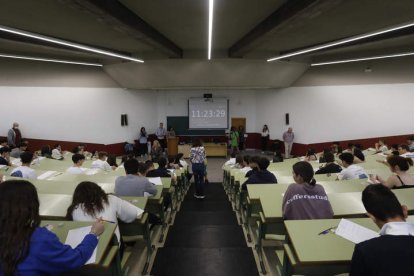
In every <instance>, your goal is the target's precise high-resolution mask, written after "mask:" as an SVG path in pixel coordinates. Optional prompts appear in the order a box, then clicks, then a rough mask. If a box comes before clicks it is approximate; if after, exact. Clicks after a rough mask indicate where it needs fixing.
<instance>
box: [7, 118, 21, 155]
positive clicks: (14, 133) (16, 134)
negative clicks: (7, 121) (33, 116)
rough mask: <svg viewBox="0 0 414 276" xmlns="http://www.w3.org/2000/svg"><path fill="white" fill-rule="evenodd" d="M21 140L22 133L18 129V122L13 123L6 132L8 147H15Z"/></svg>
mask: <svg viewBox="0 0 414 276" xmlns="http://www.w3.org/2000/svg"><path fill="white" fill-rule="evenodd" d="M21 140H22V133H21V132H20V129H19V123H13V127H12V128H11V129H9V132H8V133H7V143H8V144H9V146H10V148H12V149H13V148H16V147H18V146H19V145H20V142H21Z"/></svg>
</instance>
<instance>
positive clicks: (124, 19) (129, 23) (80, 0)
mask: <svg viewBox="0 0 414 276" xmlns="http://www.w3.org/2000/svg"><path fill="white" fill-rule="evenodd" d="M61 2H65V3H66V4H68V5H71V6H73V5H74V4H75V3H76V4H77V5H79V6H80V7H81V8H82V9H83V10H85V9H86V10H88V11H89V12H90V13H91V14H93V15H95V16H98V17H99V18H100V19H101V20H103V21H104V22H105V23H107V24H108V25H110V26H113V27H114V29H118V30H119V29H121V30H122V31H124V32H125V33H127V34H128V35H130V36H132V37H134V38H135V39H137V40H139V41H142V42H144V43H145V44H147V45H150V46H152V47H154V48H155V49H157V50H159V51H161V52H162V53H164V54H166V55H168V56H169V57H175V58H181V57H182V56H183V50H182V49H181V48H180V47H179V46H177V45H176V44H175V43H174V42H172V41H171V40H169V39H168V38H167V37H166V36H164V35H163V34H162V33H160V32H159V31H158V30H156V29H155V28H154V27H152V26H151V25H150V24H148V23H147V22H145V21H144V20H143V19H142V18H140V17H139V16H138V15H137V14H135V13H134V12H133V11H131V10H130V9H128V8H127V7H125V6H124V5H123V4H122V3H121V2H120V1H118V0H61Z"/></svg>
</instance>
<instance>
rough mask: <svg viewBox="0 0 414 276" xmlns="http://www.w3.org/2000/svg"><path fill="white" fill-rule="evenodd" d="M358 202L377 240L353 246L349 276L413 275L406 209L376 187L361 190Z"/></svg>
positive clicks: (413, 243) (413, 233)
mask: <svg viewBox="0 0 414 276" xmlns="http://www.w3.org/2000/svg"><path fill="white" fill-rule="evenodd" d="M362 203H363V204H364V207H365V209H366V210H367V215H368V216H369V217H370V218H371V219H372V220H373V221H374V222H375V224H376V225H377V226H378V227H379V228H380V229H381V231H380V233H379V234H380V237H378V238H373V239H370V240H367V241H364V242H361V243H359V244H356V245H355V249H354V254H353V256H352V262H351V271H350V276H370V275H393V276H406V275H414V265H413V263H412V258H413V256H414V224H413V223H409V222H406V221H405V219H406V218H407V207H406V206H405V205H403V206H401V204H400V203H399V201H398V199H397V197H396V196H395V195H394V193H393V192H392V191H391V190H390V189H388V188H387V187H385V186H383V185H380V184H379V185H378V184H377V185H369V186H367V187H366V188H365V190H364V191H363V192H362Z"/></svg>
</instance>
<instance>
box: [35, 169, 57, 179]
mask: <svg viewBox="0 0 414 276" xmlns="http://www.w3.org/2000/svg"><path fill="white" fill-rule="evenodd" d="M55 173H57V171H47V172H44V173H42V174H41V175H39V176H38V177H37V179H39V180H45V179H47V178H49V177H51V176H52V175H54V174H55Z"/></svg>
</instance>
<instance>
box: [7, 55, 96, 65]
mask: <svg viewBox="0 0 414 276" xmlns="http://www.w3.org/2000/svg"><path fill="white" fill-rule="evenodd" d="M0 57H3V58H14V59H25V60H36V61H48V62H56V63H66V64H77V65H87V66H98V67H102V66H103V65H102V64H99V63H89V62H80V61H70V60H63V59H51V58H38V57H28V56H17V55H8V54H0Z"/></svg>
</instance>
